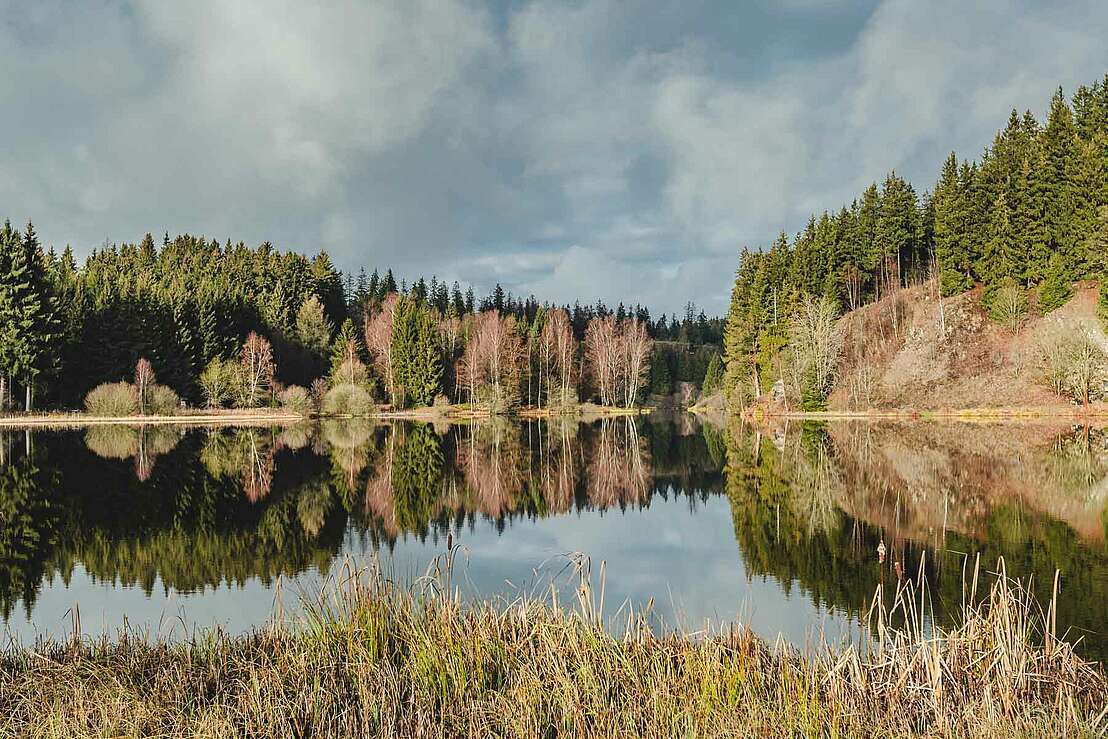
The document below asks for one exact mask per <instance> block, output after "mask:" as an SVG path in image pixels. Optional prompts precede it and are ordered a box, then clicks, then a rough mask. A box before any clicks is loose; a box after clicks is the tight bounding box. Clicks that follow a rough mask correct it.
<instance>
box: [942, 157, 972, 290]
mask: <svg viewBox="0 0 1108 739" xmlns="http://www.w3.org/2000/svg"><path fill="white" fill-rule="evenodd" d="M932 200H933V202H934V204H935V259H936V261H937V262H938V267H939V284H940V287H941V289H942V292H943V294H944V295H957V294H958V293H960V292H963V291H965V290H968V289H969V288H971V287H973V278H972V276H971V267H970V265H971V263H972V258H971V254H970V247H969V244H968V242H967V241H966V238H965V222H966V218H967V215H966V201H965V193H964V192H963V183H962V180H961V178H960V177H959V174H958V160H957V158H956V157H955V156H954V152H951V153H950V156H948V157H947V159H946V162H945V163H944V164H943V171H942V175H940V177H939V184H938V185H936V186H935V195H934V197H933V198H932Z"/></svg>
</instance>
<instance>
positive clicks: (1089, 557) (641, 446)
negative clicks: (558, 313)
mask: <svg viewBox="0 0 1108 739" xmlns="http://www.w3.org/2000/svg"><path fill="white" fill-rule="evenodd" d="M0 455H2V460H0V610H2V612H3V614H4V617H5V621H6V622H7V623H8V626H9V629H12V630H13V631H14V632H15V633H16V634H17V635H18V636H22V637H24V638H26V637H28V636H29V635H30V634H32V633H34V632H35V631H37V630H41V629H42V628H46V627H47V625H49V627H50V628H56V627H57V625H58V622H59V621H60V619H61V618H62V614H63V613H64V612H65V610H66V608H67V607H68V606H69V605H72V602H73V601H75V600H80V599H82V598H83V599H84V600H85V601H86V602H87V601H88V600H90V599H99V600H97V602H98V603H99V604H100V608H101V612H102V614H103V618H104V620H105V622H106V623H107V625H109V626H110V625H118V624H120V623H122V621H123V617H124V616H125V615H127V616H129V617H131V618H132V620H133V619H135V618H137V616H136V615H135V614H134V613H133V612H132V611H133V610H134V609H135V608H136V607H137V608H139V609H141V607H142V606H143V604H146V603H154V602H157V603H159V604H160V605H159V608H162V615H164V611H165V608H167V607H168V606H167V605H166V604H167V603H169V602H170V601H172V602H174V603H178V604H182V603H184V604H187V608H188V609H189V611H190V616H191V617H192V621H193V622H194V623H197V624H205V623H222V624H225V625H228V626H229V627H230V628H231V629H232V630H236V631H241V630H244V629H247V628H250V627H251V626H254V625H257V624H258V623H260V622H261V621H262V620H264V618H265V616H266V615H267V614H268V613H269V611H270V609H271V606H272V598H273V595H274V592H275V583H276V581H277V580H278V578H286V579H289V578H291V579H297V578H299V579H300V580H303V579H304V578H305V577H307V576H308V575H309V574H311V573H325V572H327V571H328V570H329V569H330V568H332V567H334V566H336V562H339V561H341V559H342V557H343V556H344V555H355V556H364V555H366V554H367V553H372V552H380V553H382V554H383V556H387V557H392V558H393V560H394V561H396V562H398V563H406V564H407V565H408V566H409V569H411V568H414V567H419V566H422V565H424V564H426V562H427V561H428V560H429V559H430V558H431V557H433V556H435V554H437V553H441V552H442V551H443V550H444V548H445V546H446V542H447V540H448V537H449V539H450V540H451V541H453V542H459V541H461V542H462V543H464V544H466V545H467V546H468V547H470V552H471V555H470V556H471V559H470V568H471V572H470V573H468V574H469V579H470V580H471V581H472V583H473V584H474V590H475V592H474V595H481V594H482V593H484V592H488V591H495V592H500V591H502V590H503V589H504V587H505V581H508V580H511V581H513V582H515V583H518V582H519V581H520V578H521V577H525V576H526V573H528V572H530V571H531V568H533V567H535V566H537V565H538V564H539V563H540V561H541V560H543V559H544V558H547V557H549V556H551V555H553V554H557V553H565V552H569V551H573V550H582V551H586V552H588V553H590V554H592V555H593V556H594V557H595V558H597V559H600V558H604V559H608V560H609V565H610V567H609V572H610V573H611V574H610V588H611V590H612V592H611V599H610V600H612V601H615V602H618V601H619V600H621V599H622V598H629V599H632V600H634V601H636V602H637V603H642V602H643V601H645V600H646V599H647V598H650V597H657V598H660V599H663V598H667V597H668V599H669V601H670V602H669V603H668V604H666V605H659V606H657V608H658V611H659V613H660V615H661V616H663V617H665V618H666V619H667V620H669V621H671V622H672V620H673V619H674V618H675V617H677V616H679V615H682V614H683V615H684V616H686V617H687V619H688V620H689V621H692V622H696V621H698V620H699V619H701V618H704V617H712V618H731V617H734V616H735V615H736V614H738V615H740V616H742V617H744V619H746V620H750V621H753V623H754V626H755V627H756V628H760V630H762V631H763V633H766V635H767V636H771V637H772V636H775V635H776V631H775V629H777V630H783V631H785V632H786V634H787V636H789V637H790V638H793V639H794V640H798V641H803V640H804V638H805V637H806V636H808V635H810V633H811V632H810V631H808V632H805V628H808V629H811V628H812V627H813V626H814V625H818V626H819V627H828V626H832V627H834V628H832V629H831V632H832V633H833V634H844V633H849V631H850V629H851V625H852V624H853V626H854V627H855V628H856V627H857V624H858V619H859V617H860V615H861V614H862V613H863V612H864V610H865V608H866V606H867V605H868V603H869V602H870V600H871V598H872V597H873V594H874V592H875V589H876V587H877V586H878V584H880V583H886V584H891V583H892V582H893V581H894V580H895V579H896V578H898V577H918V574H917V573H918V572H919V564H920V561H921V559H926V561H927V567H926V569H925V570H924V573H925V574H924V577H926V578H927V579H928V585H929V587H930V590H931V593H932V596H933V598H932V599H933V604H932V606H933V609H934V613H935V616H936V618H937V619H940V620H943V619H949V617H950V614H951V612H952V611H953V609H956V608H957V607H958V606H959V605H960V603H961V602H962V576H963V568H964V566H965V563H966V559H967V555H974V554H976V553H979V552H980V553H981V559H982V562H983V563H985V564H986V565H988V566H990V567H991V566H992V565H993V564H994V563H995V562H996V560H997V558H998V557H1000V556H1003V557H1004V558H1005V560H1006V562H1007V565H1008V569H1009V572H1011V573H1012V574H1016V575H1020V576H1026V575H1031V574H1033V575H1034V577H1035V583H1036V589H1037V590H1038V591H1039V594H1040V596H1041V597H1044V598H1045V597H1048V596H1049V591H1050V588H1051V586H1052V582H1053V575H1054V570H1055V568H1058V569H1061V571H1062V574H1063V577H1062V592H1061V598H1060V602H1059V623H1060V624H1062V625H1063V626H1066V627H1073V628H1075V629H1080V630H1081V633H1083V634H1084V638H1085V646H1084V647H1083V648H1084V651H1086V653H1088V654H1092V655H1095V656H1098V657H1101V658H1103V657H1104V656H1105V655H1106V654H1108V638H1106V637H1105V634H1104V632H1105V626H1106V622H1108V614H1106V613H1105V607H1104V603H1105V602H1106V600H1105V596H1106V595H1108V552H1106V549H1105V530H1106V528H1108V514H1106V512H1105V511H1106V504H1108V435H1106V434H1105V433H1104V432H1103V431H1097V430H1086V429H1077V430H1070V429H1057V428H1050V427H1046V426H1006V427H996V426H993V427H987V426H958V427H949V426H947V427H944V426H937V425H928V424H915V425H901V426H880V425H863V424H842V425H830V426H813V425H805V426H800V427H795V426H794V427H792V428H789V429H787V430H786V429H780V430H778V431H776V432H759V431H756V430H751V429H748V428H743V427H741V426H737V425H735V426H732V427H730V428H728V429H717V428H715V427H712V426H703V427H701V426H699V425H698V424H696V422H695V421H692V420H690V419H688V418H681V419H678V421H677V422H676V423H674V422H669V421H666V420H661V419H654V420H651V419H637V420H632V419H625V418H620V419H609V420H605V421H600V422H596V423H592V424H583V425H579V424H576V423H565V422H551V423H546V422H530V423H515V422H506V421H501V422H490V423H480V424H474V425H463V426H452V427H441V428H436V427H434V426H431V425H426V424H396V425H391V426H389V425H373V424H369V423H365V422H358V421H327V422H324V423H322V424H318V425H317V424H303V425H298V426H292V427H288V428H283V429H263V428H251V429H235V430H226V429H224V430H218V429H213V430H196V431H190V432H187V433H185V432H182V431H180V430H175V429H169V428H163V427H148V428H131V427H101V428H92V429H89V430H87V431H85V432H69V433H49V434H45V433H43V434H35V435H33V436H32V435H24V434H23V433H22V432H19V434H18V435H15V434H12V433H7V434H4V435H0ZM612 513H617V514H620V515H611V514H612ZM728 514H729V515H728ZM736 547H737V551H736ZM879 548H880V549H882V551H884V552H886V555H885V558H884V561H882V560H881V558H880V557H879V556H878V550H879ZM233 589H237V590H233ZM138 594H141V595H142V597H143V598H145V600H144V601H136V600H135V596H136V595H138ZM173 598H178V599H179V600H176V601H173ZM136 604H137V605H136ZM63 606H64V607H63ZM126 609H130V610H126ZM20 613H21V614H22V615H19V614H20ZM816 622H819V623H818V624H817V623H816Z"/></svg>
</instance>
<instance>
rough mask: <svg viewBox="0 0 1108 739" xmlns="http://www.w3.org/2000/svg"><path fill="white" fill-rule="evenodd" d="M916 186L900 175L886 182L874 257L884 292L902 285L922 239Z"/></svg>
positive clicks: (889, 178) (891, 176)
mask: <svg viewBox="0 0 1108 739" xmlns="http://www.w3.org/2000/svg"><path fill="white" fill-rule="evenodd" d="M918 207H919V206H918V203H917V202H916V194H915V192H913V190H912V186H911V185H909V184H908V183H907V182H905V181H904V180H903V179H901V178H900V177H897V175H896V173H895V172H893V173H891V174H890V175H889V176H888V178H886V180H885V185H884V187H883V189H882V192H881V204H880V207H879V208H878V214H877V225H876V228H875V230H874V247H873V250H874V254H875V260H876V264H877V270H878V275H879V276H880V277H881V279H882V280H883V281H884V283H885V284H884V285H883V286H882V288H883V291H884V290H889V289H896V288H898V287H900V286H901V284H902V282H903V277H904V274H903V273H904V269H905V267H906V265H907V264H908V263H909V262H910V261H912V260H914V257H915V254H916V247H917V240H918V238H919V210H918Z"/></svg>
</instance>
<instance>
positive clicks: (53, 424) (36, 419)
mask: <svg viewBox="0 0 1108 739" xmlns="http://www.w3.org/2000/svg"><path fill="white" fill-rule="evenodd" d="M654 410H655V409H654V408H650V407H637V408H606V407H604V406H598V405H592V404H582V405H581V406H579V407H577V408H575V409H573V410H572V411H569V412H565V411H552V410H549V409H546V408H541V409H540V408H520V409H518V410H516V411H514V412H512V413H492V412H491V411H489V410H487V409H483V408H469V407H468V406H439V407H435V406H429V407H425V408H409V409H404V410H381V411H376V412H374V413H371V414H369V415H367V416H351V415H318V414H312V415H307V416H305V415H301V414H299V413H294V412H292V411H286V410H284V409H280V408H274V409H263V410H259V411H241V410H222V411H200V410H198V411H195V412H187V413H180V414H175V415H169V416H94V415H90V414H87V413H84V412H82V411H53V412H51V411H47V412H44V413H30V414H26V415H23V414H20V415H6V416H0V429H31V428H42V429H50V428H53V429H65V428H86V427H90V426H242V427H246V426H291V425H295V424H298V423H304V422H311V423H315V422H318V421H327V420H351V419H354V418H359V419H363V420H366V421H427V422H433V421H447V422H452V423H455V422H460V423H464V422H468V421H476V420H482V419H489V418H494V417H503V418H518V419H526V420H537V419H555V418H564V419H575V420H582V421H591V420H597V419H602V418H617V417H627V416H641V415H649V414H650V413H653V412H654Z"/></svg>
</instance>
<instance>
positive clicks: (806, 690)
mask: <svg viewBox="0 0 1108 739" xmlns="http://www.w3.org/2000/svg"><path fill="white" fill-rule="evenodd" d="M451 573H452V566H451V562H450V561H449V560H446V561H443V562H440V563H437V566H436V569H435V570H432V571H430V572H429V573H428V575H427V576H426V577H424V578H421V579H419V580H417V581H416V582H415V583H414V584H412V585H411V586H406V587H402V586H400V585H398V584H397V583H396V582H394V581H392V580H390V579H389V578H387V577H385V576H383V575H382V574H381V573H380V572H379V571H377V570H372V569H371V570H369V571H359V570H357V569H355V568H354V567H353V566H349V567H346V568H343V570H342V571H341V572H340V573H339V574H338V575H336V576H335V578H334V581H333V582H332V583H330V585H329V587H328V588H326V589H325V590H324V592H322V593H321V594H320V595H319V596H318V597H315V598H312V599H310V600H309V601H307V602H306V603H305V608H304V613H305V615H304V617H303V618H302V619H300V620H299V621H298V622H297V624H296V625H295V626H288V625H282V624H281V623H280V621H279V619H275V620H274V623H272V624H271V625H270V626H268V627H266V628H264V629H260V630H258V631H256V632H255V633H252V634H250V635H248V636H244V637H238V638H232V637H228V636H225V635H222V634H220V633H219V632H207V633H204V634H200V635H197V636H195V637H194V638H192V639H190V640H188V641H186V642H180V643H166V642H160V641H154V640H150V639H148V638H145V637H144V636H143V635H141V634H136V633H134V632H124V633H122V634H120V635H119V636H117V637H116V638H115V639H113V640H107V639H101V640H95V641H89V640H81V639H73V640H71V641H69V642H54V643H47V642H43V643H39V644H36V645H35V646H34V647H33V648H26V649H23V648H11V649H9V650H8V651H7V652H6V653H4V654H3V656H2V657H0V735H4V736H9V735H27V736H41V737H60V736H66V737H69V736H90V737H91V736H97V737H103V736H147V735H153V736H164V737H184V736H189V737H193V736H201V737H223V736H236V737H238V736H245V737H262V736H294V737H306V736H353V737H370V736H373V737H377V736H381V737H398V738H407V737H438V736H462V737H488V736H502V737H555V736H556V737H585V736H588V737H596V736H600V737H640V736H648V737H671V736H673V737H677V736H680V737H715V736H740V737H767V736H818V737H824V736H828V737H838V736H870V735H879V736H920V735H925V736H951V737H962V736H964V737H970V736H972V737H981V736H985V737H1000V736H1044V737H1045V736H1058V735H1066V736H1099V735H1102V733H1103V732H1104V731H1105V730H1108V708H1106V706H1108V681H1106V678H1105V673H1104V671H1103V669H1102V667H1101V666H1100V665H1097V664H1093V663H1089V662H1087V661H1084V660H1083V659H1081V658H1080V657H1079V656H1077V655H1076V654H1075V653H1074V651H1073V647H1072V645H1071V644H1069V643H1068V642H1066V641H1065V640H1064V639H1062V638H1060V637H1058V636H1056V634H1055V624H1054V607H1053V604H1049V605H1048V606H1047V608H1046V609H1045V610H1044V609H1042V608H1040V607H1039V606H1038V605H1037V604H1036V603H1035V601H1034V599H1033V597H1032V595H1031V593H1030V589H1029V588H1027V587H1026V586H1025V585H1024V584H1022V583H1019V582H1017V581H1015V580H1012V579H1010V578H1009V577H1008V576H1007V575H1006V574H1005V572H1004V569H1003V563H1001V564H1000V566H999V568H998V570H997V573H996V574H995V575H992V576H989V575H982V574H981V571H980V568H979V567H976V566H975V567H974V569H973V570H972V571H971V572H967V573H966V579H967V585H966V597H965V604H964V608H963V618H962V620H961V623H960V624H959V625H958V626H957V627H956V628H953V629H951V630H949V631H944V630H941V629H938V628H937V627H935V626H934V625H933V624H932V622H931V619H930V617H929V614H928V611H929V608H928V605H927V594H926V592H925V591H923V590H921V589H919V588H917V587H916V586H914V585H912V584H910V582H905V583H904V584H902V585H900V586H899V587H897V588H896V590H895V592H894V593H893V594H891V596H892V597H891V605H886V603H887V601H886V598H885V596H884V594H883V593H881V592H878V593H876V594H875V597H874V607H873V608H872V609H871V613H870V618H871V619H872V621H871V624H872V630H871V631H872V634H873V637H872V638H873V641H872V642H871V643H869V644H866V645H862V646H861V647H847V648H846V649H845V650H844V649H836V648H831V647H828V646H824V647H821V648H819V649H817V650H815V651H814V652H811V653H809V654H801V653H800V652H798V651H796V650H794V649H790V648H788V647H785V646H775V647H771V646H769V645H767V644H766V643H765V642H763V641H762V640H760V639H759V638H757V637H756V636H755V635H753V634H752V633H751V632H750V631H749V630H747V629H745V628H741V627H735V628H726V629H723V630H721V631H718V632H713V633H698V634H689V633H676V632H663V631H661V630H659V629H656V628H655V629H652V628H650V627H649V626H648V625H647V620H646V618H645V617H644V616H643V614H642V613H638V612H635V611H633V610H632V609H630V608H628V607H627V606H624V607H623V608H621V609H620V610H619V611H617V612H616V614H615V615H613V616H605V613H604V597H603V586H602V584H601V585H600V586H594V584H593V580H594V578H593V577H592V574H591V567H590V565H589V562H588V560H587V559H581V560H579V561H578V562H577V567H576V573H577V576H578V578H579V582H578V583H577V587H576V596H577V597H576V603H573V604H569V605H568V606H563V605H560V604H559V603H558V597H557V591H556V590H553V589H552V591H551V594H550V595H549V596H545V597H542V598H539V597H521V598H519V599H518V600H513V601H507V602H500V603H481V604H475V605H466V604H465V603H464V602H463V601H462V600H461V599H460V598H459V596H458V592H457V590H456V589H455V588H454V586H453V583H452V581H451V577H452V574H451ZM599 580H600V581H601V583H602V581H603V567H601V574H600V577H599ZM985 580H990V584H989V585H988V586H987V587H986V586H985V585H984V584H983V583H984V582H985ZM921 581H922V580H921ZM975 588H981V589H982V593H981V596H980V597H978V596H977V595H976V594H975ZM986 591H987V592H986Z"/></svg>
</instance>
